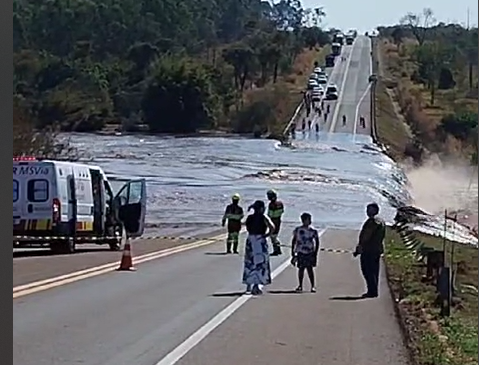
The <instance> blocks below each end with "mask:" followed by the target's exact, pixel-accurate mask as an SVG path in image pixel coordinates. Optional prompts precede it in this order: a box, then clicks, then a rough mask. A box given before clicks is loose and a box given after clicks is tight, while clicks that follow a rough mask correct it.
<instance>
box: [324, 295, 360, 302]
mask: <svg viewBox="0 0 479 365" xmlns="http://www.w3.org/2000/svg"><path fill="white" fill-rule="evenodd" d="M363 299H367V298H366V297H365V296H363V295H342V296H337V297H331V298H329V300H336V301H344V302H353V301H355V300H363Z"/></svg>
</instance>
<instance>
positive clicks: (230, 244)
mask: <svg viewBox="0 0 479 365" xmlns="http://www.w3.org/2000/svg"><path fill="white" fill-rule="evenodd" d="M240 199H241V197H240V195H239V194H233V196H232V197H231V204H229V205H228V206H227V207H226V210H225V214H224V215H223V219H222V221H221V224H222V226H223V227H224V226H225V224H226V222H228V237H227V238H226V253H231V248H233V253H238V244H239V233H240V231H241V220H242V219H243V217H244V212H243V208H241V206H240V205H239V201H240Z"/></svg>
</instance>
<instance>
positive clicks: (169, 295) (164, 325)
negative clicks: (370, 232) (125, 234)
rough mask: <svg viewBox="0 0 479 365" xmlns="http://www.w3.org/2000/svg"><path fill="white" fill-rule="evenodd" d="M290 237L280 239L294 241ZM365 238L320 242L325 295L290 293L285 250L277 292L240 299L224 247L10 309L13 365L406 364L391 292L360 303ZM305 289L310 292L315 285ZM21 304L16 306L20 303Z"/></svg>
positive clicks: (232, 261)
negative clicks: (360, 244) (360, 249)
mask: <svg viewBox="0 0 479 365" xmlns="http://www.w3.org/2000/svg"><path fill="white" fill-rule="evenodd" d="M292 228H293V227H292V226H288V225H286V226H285V227H284V228H283V231H282V234H281V237H280V238H281V239H282V241H283V242H289V239H290V233H291V230H292ZM356 235H357V232H354V231H333V230H327V231H326V232H325V233H324V234H323V236H322V242H323V243H322V246H323V248H324V249H328V250H327V251H330V250H337V252H327V251H324V252H322V253H321V257H320V264H319V268H318V270H317V273H318V280H319V282H318V293H316V294H311V293H304V294H291V289H293V288H294V287H295V286H296V282H295V271H294V269H293V268H292V267H291V266H290V265H289V255H288V254H287V253H288V252H287V251H288V250H287V248H285V254H284V255H283V256H280V257H275V258H272V269H273V276H274V280H273V281H274V283H273V285H272V286H271V287H270V288H269V290H270V291H271V292H270V293H268V292H266V293H265V294H264V295H263V296H261V297H255V298H251V296H245V295H242V292H243V290H244V287H243V285H242V284H241V275H242V258H241V255H240V256H237V255H227V256H226V255H224V254H222V252H223V251H224V243H223V242H217V243H212V244H210V245H208V246H203V247H200V248H197V249H191V250H188V251H183V252H181V253H177V254H173V255H170V256H167V257H164V258H161V259H158V260H152V261H149V262H146V263H143V264H138V265H137V268H138V271H136V272H115V271H113V272H111V271H110V272H108V273H105V274H103V275H97V276H94V277H91V278H84V279H83V280H78V281H75V279H73V280H72V282H70V283H66V284H65V285H62V286H58V287H54V288H50V289H48V286H46V287H45V289H44V290H42V289H40V290H39V291H37V292H36V293H33V294H31V295H25V296H21V297H19V298H17V299H14V300H13V324H14V326H13V353H14V355H13V363H14V364H21V365H42V364H48V365H60V364H61V365H66V364H88V365H127V364H128V365H130V364H135V365H167V364H168V365H172V364H175V363H178V364H183V365H186V364H191V365H193V364H195V365H214V364H218V365H220V364H228V363H243V364H285V365H291V364H306V363H311V364H323V363H324V364H329V365H334V364H338V365H339V364H341V365H372V364H381V365H383V364H386V363H392V364H395V365H402V364H405V363H406V362H405V358H404V354H403V348H402V345H401V336H400V332H399V328H398V326H397V324H396V322H395V320H394V314H393V306H392V302H391V299H390V296H389V293H387V288H386V285H385V283H384V280H383V283H382V285H381V289H382V290H381V291H382V296H381V297H380V298H378V299H373V300H356V299H355V298H354V297H355V296H357V295H359V294H361V293H362V292H363V291H364V289H363V283H362V280H361V279H360V275H359V271H358V263H357V260H355V259H353V258H352V256H351V254H350V251H351V250H352V248H353V246H354V242H356ZM306 288H308V286H307V285H306ZM14 296H15V295H14Z"/></svg>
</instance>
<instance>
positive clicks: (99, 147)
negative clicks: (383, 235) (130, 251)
mask: <svg viewBox="0 0 479 365" xmlns="http://www.w3.org/2000/svg"><path fill="white" fill-rule="evenodd" d="M308 134H309V133H306V135H305V138H304V139H303V137H302V135H301V134H300V135H298V139H297V140H296V141H295V143H294V145H293V147H292V148H289V147H282V146H280V145H279V143H278V142H276V141H272V140H257V139H243V138H218V137H213V138H159V137H155V136H99V135H84V134H78V135H72V136H71V139H72V142H73V144H74V145H75V146H76V147H77V148H78V149H79V150H80V152H81V153H82V155H83V156H84V157H85V158H86V159H88V160H90V161H92V162H93V163H95V164H98V165H100V166H102V167H103V168H104V169H105V171H106V172H107V174H108V175H109V176H110V178H112V179H113V180H117V181H122V180H125V179H130V178H138V177H142V178H145V179H147V182H148V196H149V202H148V203H149V204H148V222H149V223H150V224H157V223H172V224H176V223H217V222H218V221H219V220H220V219H221V215H222V212H223V209H224V206H225V204H227V203H228V202H229V197H230V196H231V194H232V193H235V192H238V193H240V194H241V196H242V197H243V204H244V205H245V207H246V206H247V205H248V204H250V203H252V202H253V200H255V199H264V198H265V193H266V190H267V189H270V188H274V189H277V191H278V193H279V195H280V197H281V199H282V200H283V201H284V203H285V205H286V214H285V219H286V221H297V220H298V217H299V214H300V213H301V212H303V211H310V212H311V213H313V214H314V218H315V222H316V224H317V225H318V226H329V227H348V228H357V227H358V226H359V225H360V224H361V222H362V221H363V220H364V206H365V204H366V203H369V202H371V201H377V202H378V203H379V204H380V205H381V206H382V207H383V216H384V217H385V218H386V219H388V220H391V219H392V217H393V216H394V214H395V209H394V206H395V205H396V204H397V202H398V201H399V202H407V200H408V199H409V195H408V192H407V189H406V187H405V183H406V180H405V177H404V175H403V173H402V172H401V170H400V169H399V168H398V167H397V166H396V164H395V163H394V162H393V161H392V160H391V159H390V158H388V157H387V156H385V155H384V154H383V153H381V151H380V150H379V149H378V148H377V147H376V146H375V145H373V144H372V140H371V138H370V137H368V136H364V135H363V136H359V135H356V136H352V135H350V134H341V133H336V134H320V135H319V136H309V135H308Z"/></svg>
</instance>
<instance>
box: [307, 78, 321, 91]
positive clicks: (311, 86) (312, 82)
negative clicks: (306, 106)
mask: <svg viewBox="0 0 479 365" xmlns="http://www.w3.org/2000/svg"><path fill="white" fill-rule="evenodd" d="M317 86H319V83H318V82H317V81H316V80H314V79H309V81H308V90H313V89H314V88H315V87H317Z"/></svg>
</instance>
